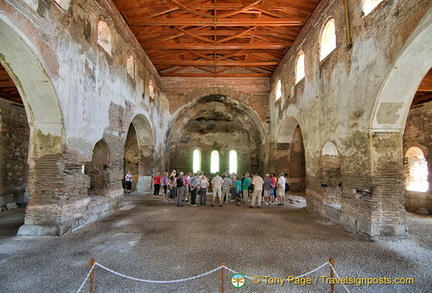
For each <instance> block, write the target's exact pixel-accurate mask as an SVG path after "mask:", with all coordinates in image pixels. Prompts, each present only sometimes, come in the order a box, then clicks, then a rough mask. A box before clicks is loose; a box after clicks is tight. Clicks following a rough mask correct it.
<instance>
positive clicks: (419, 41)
mask: <svg viewBox="0 0 432 293" xmlns="http://www.w3.org/2000/svg"><path fill="white" fill-rule="evenodd" d="M431 48H432V9H430V10H429V12H428V13H427V15H426V16H425V17H424V18H423V19H422V21H421V22H420V23H419V25H418V26H417V28H416V29H415V30H414V32H413V33H412V34H411V36H410V37H409V38H408V40H407V41H406V43H405V46H404V47H403V48H402V49H401V54H400V56H399V58H398V59H397V60H396V62H395V63H394V65H393V67H392V68H391V70H390V73H389V74H388V76H387V78H386V80H385V81H384V83H383V86H382V87H381V89H380V91H379V93H378V96H377V99H376V102H375V106H374V111H373V115H372V120H371V124H370V129H371V131H372V132H398V133H400V132H402V131H403V129H405V123H406V120H407V117H408V113H409V109H410V106H411V103H412V101H413V98H414V95H415V93H416V91H417V88H418V87H419V85H420V83H421V81H422V80H423V78H424V76H425V75H426V73H427V72H428V71H429V70H430V68H431V67H432V58H431V57H430V56H431Z"/></svg>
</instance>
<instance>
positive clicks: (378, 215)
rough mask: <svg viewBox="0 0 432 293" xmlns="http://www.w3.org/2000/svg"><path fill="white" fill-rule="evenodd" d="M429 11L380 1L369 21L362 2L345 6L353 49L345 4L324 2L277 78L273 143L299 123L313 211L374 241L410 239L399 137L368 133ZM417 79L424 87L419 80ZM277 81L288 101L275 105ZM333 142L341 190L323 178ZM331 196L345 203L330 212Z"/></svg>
mask: <svg viewBox="0 0 432 293" xmlns="http://www.w3.org/2000/svg"><path fill="white" fill-rule="evenodd" d="M431 7H432V4H431V2H430V1H383V3H382V4H381V5H379V6H378V7H377V8H376V9H375V10H374V11H372V12H371V13H370V14H368V15H367V16H365V15H364V13H363V11H362V7H361V1H354V0H353V1H348V14H349V15H348V19H349V29H350V37H351V40H352V43H349V42H348V40H347V37H346V33H347V29H348V28H347V27H346V24H345V13H344V1H323V2H322V3H321V4H320V5H319V7H318V8H317V9H316V11H315V12H314V14H313V15H312V16H311V18H310V19H311V20H312V21H311V22H309V23H308V24H307V25H306V26H305V27H304V28H303V30H302V32H301V33H300V36H299V38H298V39H297V40H296V41H295V42H294V44H293V45H292V46H291V47H290V49H289V51H288V53H287V54H286V56H285V58H284V60H283V62H282V63H281V64H280V65H279V67H278V69H277V70H276V72H275V74H274V75H273V77H272V91H271V98H270V105H269V107H270V113H271V121H270V142H269V143H270V145H276V144H277V142H278V134H279V131H280V130H279V129H280V127H279V126H280V125H281V123H282V122H284V121H286V120H288V119H293V120H295V121H297V122H298V125H299V127H300V129H301V133H302V135H303V142H304V148H305V168H306V173H307V178H306V181H307V184H308V185H307V201H308V208H309V209H310V210H313V211H315V212H318V213H319V214H322V215H323V216H326V217H328V218H331V219H333V220H335V221H336V222H339V223H341V224H342V225H344V226H346V227H347V229H349V230H353V231H357V232H362V233H366V234H368V235H370V236H380V235H381V236H392V235H393V236H405V235H406V233H407V232H406V223H405V216H404V209H403V198H404V191H403V189H401V183H402V175H403V172H402V164H401V162H402V156H401V153H400V151H398V150H399V149H401V145H400V141H401V133H400V132H397V130H395V131H394V132H393V135H388V134H386V133H385V132H383V133H380V132H379V131H380V130H379V129H377V130H374V133H373V134H371V133H370V132H371V130H370V125H371V119H372V117H373V115H374V111H375V108H374V107H375V103H376V101H377V97H378V96H379V95H380V89H381V88H382V86H383V83H384V82H385V81H386V78H387V76H388V75H389V73H390V71H391V70H392V66H393V63H394V62H395V61H396V60H397V58H398V56H400V54H401V52H402V51H403V50H404V48H405V47H406V43H407V42H411V41H412V39H411V40H410V39H409V38H410V36H411V34H412V33H413V32H414V31H415V30H416V27H417V25H419V23H420V22H421V21H422V18H423V17H424V16H425V15H427V13H428V11H429V9H430V8H431ZM330 18H334V19H335V30H336V32H335V33H336V43H337V46H336V49H335V50H334V51H332V52H331V53H330V54H329V55H328V56H327V57H326V58H324V59H323V60H322V61H320V60H319V58H318V56H319V49H320V40H321V36H320V34H321V32H322V29H323V27H324V25H325V23H326V22H327V20H328V19H330ZM414 37H415V36H414ZM414 37H413V38H414ZM299 52H303V53H304V54H305V77H304V78H303V79H302V80H301V81H299V82H298V83H296V82H295V68H296V62H297V56H298V54H299ZM413 58H416V57H415V56H413ZM412 78H414V79H415V80H414V82H413V83H417V84H419V82H420V80H421V78H422V77H420V76H413V77H412ZM278 80H281V81H282V91H283V95H282V98H281V99H280V100H277V101H276V99H275V88H276V83H277V81H278ZM414 93H415V92H412V93H410V96H407V97H406V99H407V100H409V99H410V98H412V96H413V95H414ZM385 106H387V108H385V107H383V108H382V109H381V111H383V112H381V116H382V117H383V118H382V119H385V121H386V122H385V123H395V121H396V119H393V118H395V117H396V118H400V117H401V116H400V114H399V112H397V111H399V110H400V108H398V106H397V105H392V104H390V103H388V104H386V105H385ZM399 107H400V106H399ZM385 109H386V110H385ZM391 119H393V120H391ZM382 121H384V120H382ZM328 141H331V142H333V143H334V144H335V145H336V147H337V149H338V151H339V157H340V175H339V177H340V178H333V179H332V180H333V181H335V182H336V181H337V182H338V188H334V189H333V190H331V189H329V188H323V186H321V184H322V180H321V178H320V172H321V171H320V170H321V169H322V163H321V158H322V157H321V150H322V147H323V146H324V144H325V143H326V142H328ZM398 141H399V146H398V145H397V144H398ZM378 146H380V148H378ZM270 154H271V152H270ZM275 160H276V159H275V158H270V161H275ZM290 160H293V158H291V157H290ZM338 179H339V180H338ZM332 192H333V193H334V194H329V193H332ZM328 198H340V206H336V207H332V208H331V209H329V208H328V205H329V204H328V203H326V199H328ZM334 208H336V209H337V210H336V211H334Z"/></svg>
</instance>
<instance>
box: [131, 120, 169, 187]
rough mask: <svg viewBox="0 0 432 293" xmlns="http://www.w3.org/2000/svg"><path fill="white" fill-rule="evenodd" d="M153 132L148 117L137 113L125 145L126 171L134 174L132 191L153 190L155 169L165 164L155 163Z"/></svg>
mask: <svg viewBox="0 0 432 293" xmlns="http://www.w3.org/2000/svg"><path fill="white" fill-rule="evenodd" d="M153 162H154V146H153V133H152V129H151V126H150V123H149V122H148V120H147V118H146V117H145V116H144V115H141V114H140V115H137V116H136V117H135V118H134V119H133V120H132V122H131V124H130V126H129V130H128V133H127V136H126V140H125V146H124V173H126V172H127V171H130V172H131V173H132V174H133V180H132V191H137V192H140V193H147V192H151V190H152V176H153V175H154V174H153V173H155V172H161V173H162V172H163V170H156V171H155V170H154V169H155V168H161V166H162V165H163V164H159V165H158V166H155V165H154V163H153Z"/></svg>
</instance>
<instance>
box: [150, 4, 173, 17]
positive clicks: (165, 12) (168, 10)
mask: <svg viewBox="0 0 432 293" xmlns="http://www.w3.org/2000/svg"><path fill="white" fill-rule="evenodd" d="M178 9H179V8H178V7H173V8H170V9H167V10H164V11H161V12H158V13H156V14H152V15H150V16H149V17H150V18H155V17H158V16H161V15H164V14H167V13H170V12H173V11H176V10H178Z"/></svg>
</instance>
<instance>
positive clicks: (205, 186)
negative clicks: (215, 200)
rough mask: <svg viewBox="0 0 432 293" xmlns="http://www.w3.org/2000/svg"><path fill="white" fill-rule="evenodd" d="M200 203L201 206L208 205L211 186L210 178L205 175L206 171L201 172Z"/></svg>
mask: <svg viewBox="0 0 432 293" xmlns="http://www.w3.org/2000/svg"><path fill="white" fill-rule="evenodd" d="M200 186H201V189H200V193H201V194H200V205H201V206H205V205H206V200H207V190H208V187H209V180H208V178H207V177H206V176H205V175H204V173H202V174H201V180H200Z"/></svg>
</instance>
